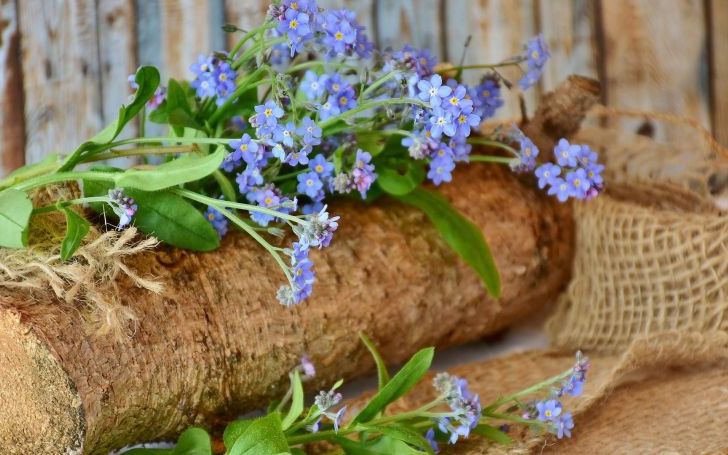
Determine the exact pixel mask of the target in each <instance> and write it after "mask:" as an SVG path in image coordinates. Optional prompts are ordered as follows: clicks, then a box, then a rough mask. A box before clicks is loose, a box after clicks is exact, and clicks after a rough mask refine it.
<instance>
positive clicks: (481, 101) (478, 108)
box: [469, 77, 503, 119]
mask: <svg viewBox="0 0 728 455" xmlns="http://www.w3.org/2000/svg"><path fill="white" fill-rule="evenodd" d="M469 94H470V98H471V99H472V100H473V110H474V111H475V112H476V113H477V114H478V115H480V117H481V119H487V118H490V117H493V115H495V111H496V110H497V109H498V108H499V107H501V106H503V99H502V98H501V96H500V95H501V93H500V86H499V83H498V79H497V78H495V77H486V78H485V79H483V82H482V83H481V84H480V85H476V86H475V87H472V88H471V89H470V90H469Z"/></svg>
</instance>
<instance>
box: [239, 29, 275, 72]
mask: <svg viewBox="0 0 728 455" xmlns="http://www.w3.org/2000/svg"><path fill="white" fill-rule="evenodd" d="M286 41H288V38H286V37H285V36H281V37H278V38H275V39H272V40H261V41H258V42H256V43H255V44H253V45H252V46H250V47H249V48H248V49H246V50H245V52H243V55H241V56H240V58H239V59H237V60H235V62H233V64H232V68H233V69H234V70H237V69H239V68H240V67H241V66H243V64H244V63H245V62H246V61H248V60H249V59H250V58H251V57H253V56H254V55H255V54H256V53H257V52H258V51H259V50H261V49H263V48H264V47H266V46H267V47H273V46H275V45H276V44H281V43H285V42H286Z"/></svg>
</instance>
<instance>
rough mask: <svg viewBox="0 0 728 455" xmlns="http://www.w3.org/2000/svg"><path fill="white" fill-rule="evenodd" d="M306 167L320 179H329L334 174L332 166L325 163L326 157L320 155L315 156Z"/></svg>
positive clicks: (329, 163)
mask: <svg viewBox="0 0 728 455" xmlns="http://www.w3.org/2000/svg"><path fill="white" fill-rule="evenodd" d="M308 167H309V168H310V169H311V170H312V171H313V172H315V173H317V174H318V175H319V176H320V177H321V178H322V179H323V178H327V177H330V176H331V174H332V173H333V172H334V164H333V163H331V162H329V161H327V160H326V157H324V156H323V155H321V154H318V155H316V156H315V157H314V158H313V159H312V160H311V161H310V162H309V163H308Z"/></svg>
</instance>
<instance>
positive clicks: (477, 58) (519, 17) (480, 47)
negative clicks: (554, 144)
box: [446, 0, 551, 119]
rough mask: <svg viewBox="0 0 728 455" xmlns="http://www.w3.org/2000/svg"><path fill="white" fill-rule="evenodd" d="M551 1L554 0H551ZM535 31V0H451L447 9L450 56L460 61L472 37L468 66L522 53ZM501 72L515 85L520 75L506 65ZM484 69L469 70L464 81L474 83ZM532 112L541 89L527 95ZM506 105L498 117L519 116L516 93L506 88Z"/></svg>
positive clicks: (450, 59)
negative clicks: (465, 45)
mask: <svg viewBox="0 0 728 455" xmlns="http://www.w3.org/2000/svg"><path fill="white" fill-rule="evenodd" d="M549 4H551V2H549ZM535 34H536V15H535V5H534V2H533V0H448V1H447V8H446V36H447V40H446V43H447V59H448V60H449V61H451V62H452V63H454V64H458V63H459V61H460V58H461V55H462V53H463V45H464V44H465V42H466V40H467V38H468V36H471V37H472V38H471V42H470V46H469V48H468V49H467V53H466V54H465V60H464V63H465V64H466V65H475V64H484V63H497V62H500V61H502V60H504V59H506V58H508V57H511V56H513V55H518V54H521V53H523V46H524V44H525V43H526V42H527V41H528V40H529V39H530V38H531V37H533V36H534V35H535ZM500 72H501V74H502V75H503V76H504V77H506V78H507V79H508V80H510V81H512V82H513V83H514V84H515V83H516V82H517V81H518V80H519V79H520V78H521V76H522V72H521V71H520V70H518V69H517V68H506V69H504V70H502V71H500ZM484 73H485V70H470V71H468V72H467V73H466V74H465V75H464V80H465V82H468V83H475V82H476V81H477V80H478V79H480V77H481V76H482V75H483V74H484ZM524 95H525V99H526V104H527V106H528V107H529V110H530V111H533V110H534V109H535V107H536V101H537V99H538V89H537V88H536V87H534V88H532V89H530V90H528V91H527V92H526V93H525V94H524ZM503 97H504V101H505V104H504V106H503V107H502V108H501V109H500V111H499V113H498V114H497V115H496V118H497V119H518V118H520V108H519V101H518V98H517V97H516V96H514V95H513V94H512V93H509V92H508V91H507V90H504V91H503Z"/></svg>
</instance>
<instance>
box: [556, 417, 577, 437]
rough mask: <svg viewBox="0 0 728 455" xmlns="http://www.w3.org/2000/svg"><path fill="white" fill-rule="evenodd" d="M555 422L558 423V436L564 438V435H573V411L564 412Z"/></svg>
mask: <svg viewBox="0 0 728 455" xmlns="http://www.w3.org/2000/svg"><path fill="white" fill-rule="evenodd" d="M554 424H555V425H556V437H557V438H559V439H562V438H563V437H564V436H566V437H568V438H570V437H571V430H572V429H574V420H573V419H572V417H571V413H569V412H565V413H563V414H562V415H561V416H559V417H558V418H557V419H556V420H555V421H554Z"/></svg>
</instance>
